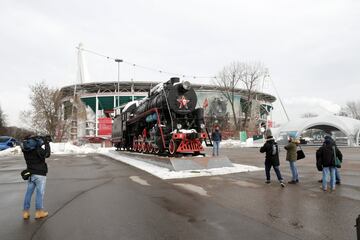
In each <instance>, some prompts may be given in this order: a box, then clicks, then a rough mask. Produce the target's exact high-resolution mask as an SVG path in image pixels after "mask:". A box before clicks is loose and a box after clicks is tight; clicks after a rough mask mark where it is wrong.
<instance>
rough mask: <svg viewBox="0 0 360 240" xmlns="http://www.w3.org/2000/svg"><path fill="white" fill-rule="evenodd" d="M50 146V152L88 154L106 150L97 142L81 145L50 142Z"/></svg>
mask: <svg viewBox="0 0 360 240" xmlns="http://www.w3.org/2000/svg"><path fill="white" fill-rule="evenodd" d="M50 148H51V153H52V154H89V153H101V152H102V151H107V150H104V149H105V148H102V147H101V146H100V145H99V144H85V145H82V146H75V145H74V144H71V143H50ZM109 149H113V148H109Z"/></svg>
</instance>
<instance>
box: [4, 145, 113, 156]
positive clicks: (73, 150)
mask: <svg viewBox="0 0 360 240" xmlns="http://www.w3.org/2000/svg"><path fill="white" fill-rule="evenodd" d="M50 148H51V154H89V153H102V152H103V151H108V150H109V149H114V148H101V146H100V144H85V145H83V146H75V145H73V144H71V143H50ZM16 155H22V152H21V148H20V146H16V147H14V148H8V149H6V150H3V151H0V157H7V156H16Z"/></svg>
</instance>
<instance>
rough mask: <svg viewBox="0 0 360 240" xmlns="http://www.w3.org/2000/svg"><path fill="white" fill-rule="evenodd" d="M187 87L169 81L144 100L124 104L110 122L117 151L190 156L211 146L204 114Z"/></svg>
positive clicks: (151, 92)
mask: <svg viewBox="0 0 360 240" xmlns="http://www.w3.org/2000/svg"><path fill="white" fill-rule="evenodd" d="M196 106H197V96H196V93H195V91H194V89H193V88H192V87H191V85H190V83H189V82H187V81H183V82H180V79H179V78H171V79H170V80H169V81H167V82H165V83H160V84H158V85H156V86H155V87H153V88H152V89H150V91H149V94H148V96H147V97H146V98H144V99H142V100H139V101H132V102H129V103H127V104H126V105H125V106H124V108H123V109H122V110H121V113H120V114H119V115H117V116H115V118H114V121H113V131H112V133H113V135H112V142H113V144H114V146H115V147H116V148H117V149H121V150H131V151H136V152H143V153H155V154H169V155H175V154H176V155H177V154H193V155H198V154H201V152H202V151H203V150H204V148H203V145H202V143H203V142H205V143H206V145H208V146H211V144H212V143H211V140H210V138H209V135H208V131H207V129H206V128H205V123H204V110H203V108H197V107H196Z"/></svg>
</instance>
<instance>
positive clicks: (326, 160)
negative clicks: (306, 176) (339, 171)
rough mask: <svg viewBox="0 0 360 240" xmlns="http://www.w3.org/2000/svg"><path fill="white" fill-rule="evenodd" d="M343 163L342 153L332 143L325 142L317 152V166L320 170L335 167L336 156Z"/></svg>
mask: <svg viewBox="0 0 360 240" xmlns="http://www.w3.org/2000/svg"><path fill="white" fill-rule="evenodd" d="M334 148H335V152H336V156H337V157H338V158H339V160H340V161H341V162H342V158H343V156H342V153H341V152H340V150H339V149H338V148H337V146H336V145H335V144H334V143H333V142H331V141H325V142H324V144H323V145H322V146H321V147H320V148H319V149H318V150H317V151H316V165H317V168H318V170H319V169H322V168H324V167H335V156H334Z"/></svg>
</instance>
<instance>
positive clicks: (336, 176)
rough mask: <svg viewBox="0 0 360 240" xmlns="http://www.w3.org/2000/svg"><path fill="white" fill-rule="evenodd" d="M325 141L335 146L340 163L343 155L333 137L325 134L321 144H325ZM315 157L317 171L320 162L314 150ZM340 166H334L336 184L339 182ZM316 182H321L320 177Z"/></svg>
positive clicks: (320, 169)
mask: <svg viewBox="0 0 360 240" xmlns="http://www.w3.org/2000/svg"><path fill="white" fill-rule="evenodd" d="M325 141H330V142H331V143H332V144H333V145H334V146H335V148H336V151H337V153H338V154H339V156H340V155H341V157H339V156H338V158H339V160H340V162H341V163H342V160H343V156H342V153H341V152H340V150H339V149H338V147H337V146H336V142H335V141H334V139H332V137H330V136H328V135H327V136H325V137H324V143H323V145H325ZM316 159H317V168H318V170H319V171H322V167H321V163H319V161H320V160H319V157H318V152H316ZM318 165H320V166H318ZM340 168H341V165H340V166H336V168H335V180H336V184H339V185H340V184H341V177H340ZM318 182H319V183H322V178H321V179H320V180H319V181H318Z"/></svg>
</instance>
